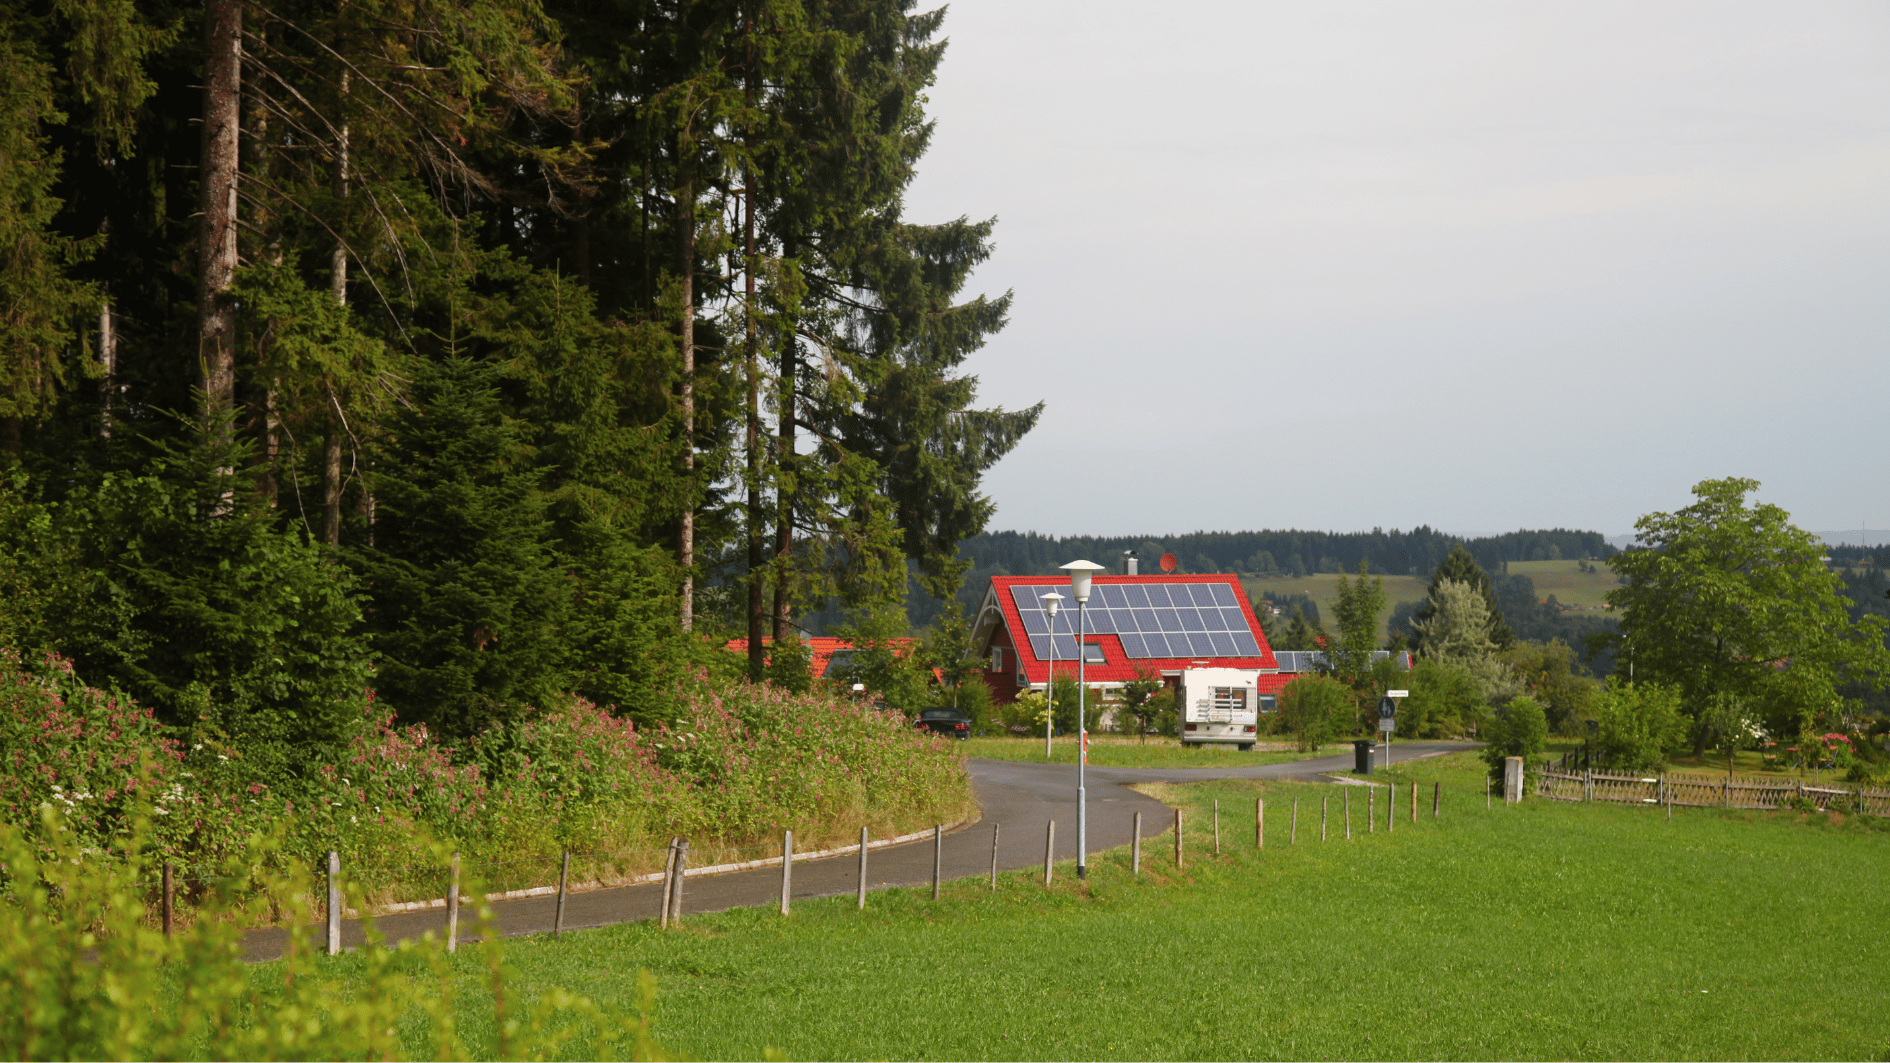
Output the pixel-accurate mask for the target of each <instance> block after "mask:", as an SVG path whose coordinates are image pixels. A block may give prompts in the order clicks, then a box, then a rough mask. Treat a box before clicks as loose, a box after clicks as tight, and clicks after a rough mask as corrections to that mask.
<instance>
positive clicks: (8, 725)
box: [0, 650, 186, 845]
mask: <svg viewBox="0 0 1890 1063" xmlns="http://www.w3.org/2000/svg"><path fill="white" fill-rule="evenodd" d="M0 757H3V758H4V761H3V762H0V817H3V818H4V819H5V821H7V822H11V823H26V822H31V821H33V820H35V819H37V818H38V816H39V810H40V806H41V805H51V806H54V807H56V808H58V809H59V810H60V811H61V812H63V813H64V818H65V821H66V822H67V823H68V824H69V829H71V830H72V832H73V833H74V834H75V835H76V836H78V837H79V838H82V839H84V840H85V841H86V843H87V844H91V845H98V844H100V843H101V842H102V841H103V840H104V838H105V837H106V836H108V835H109V834H110V833H111V832H112V830H113V827H114V824H115V823H116V821H117V820H118V819H119V818H121V817H122V815H123V813H124V810H125V808H126V807H127V805H128V803H129V802H130V800H131V798H132V796H133V794H134V792H135V791H136V790H137V788H138V786H139V780H140V778H143V779H145V780H147V783H146V785H150V786H153V787H154V788H155V789H157V790H158V793H157V794H156V795H155V806H154V809H153V811H154V812H155V813H156V814H157V815H158V816H160V817H165V816H168V815H170V813H171V811H172V809H171V807H170V806H172V805H174V804H176V803H177V801H178V799H179V795H180V793H181V787H182V784H183V783H184V782H185V781H186V780H185V778H184V777H183V776H184V773H183V771H182V769H181V768H180V767H179V761H181V760H182V759H183V753H182V750H181V748H180V747H179V745H178V743H176V742H174V741H171V740H170V739H167V738H165V737H164V735H163V727H162V725H160V724H159V723H158V722H157V721H156V720H155V719H153V718H152V715H151V710H149V709H140V708H138V707H137V706H135V705H133V704H132V703H131V702H130V701H127V700H123V699H119V698H114V697H112V696H110V695H108V694H106V693H104V692H103V691H99V690H94V689H92V688H90V687H88V686H86V685H85V684H83V683H81V682H79V680H78V678H77V677H76V676H74V675H73V674H72V663H71V662H70V661H66V660H63V659H61V658H58V657H52V656H48V657H46V658H45V659H44V660H43V661H41V662H38V663H37V665H36V666H29V665H27V664H26V663H25V662H22V661H21V660H20V655H19V654H18V653H16V652H15V651H13V650H0ZM141 765H143V768H142V769H141V767H140V766H141Z"/></svg>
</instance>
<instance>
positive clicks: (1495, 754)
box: [1481, 695, 1549, 772]
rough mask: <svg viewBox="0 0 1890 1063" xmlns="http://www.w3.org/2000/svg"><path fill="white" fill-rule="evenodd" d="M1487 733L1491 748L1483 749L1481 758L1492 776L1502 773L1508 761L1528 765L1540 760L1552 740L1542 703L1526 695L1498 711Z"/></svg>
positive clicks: (1485, 747) (1512, 699)
mask: <svg viewBox="0 0 1890 1063" xmlns="http://www.w3.org/2000/svg"><path fill="white" fill-rule="evenodd" d="M1485 730H1486V731H1487V733H1488V738H1489V743H1490V744H1489V745H1487V746H1484V747H1483V750H1482V753H1481V756H1482V757H1483V762H1484V763H1485V764H1488V765H1489V766H1490V770H1491V771H1493V772H1501V771H1502V770H1503V761H1504V760H1505V759H1507V758H1509V757H1521V758H1523V763H1524V764H1525V765H1526V764H1528V763H1529V761H1530V760H1531V758H1535V757H1539V756H1541V754H1542V747H1543V745H1544V744H1545V743H1547V742H1548V740H1549V720H1548V716H1547V714H1546V713H1544V712H1543V711H1542V703H1541V702H1538V701H1537V700H1536V699H1534V698H1532V697H1528V696H1526V695H1525V696H1523V697H1518V698H1511V699H1510V701H1509V704H1507V705H1505V706H1503V707H1502V708H1501V709H1498V710H1497V711H1496V716H1495V718H1494V719H1492V720H1491V721H1490V725H1489V727H1487V728H1486V729H1485Z"/></svg>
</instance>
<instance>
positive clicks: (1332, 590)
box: [1240, 572, 1431, 637]
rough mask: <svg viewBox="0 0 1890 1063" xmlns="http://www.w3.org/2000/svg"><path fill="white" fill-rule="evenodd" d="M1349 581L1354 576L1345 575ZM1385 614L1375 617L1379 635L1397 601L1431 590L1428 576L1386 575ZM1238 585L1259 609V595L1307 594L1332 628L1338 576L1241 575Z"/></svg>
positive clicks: (1417, 597) (1419, 598)
mask: <svg viewBox="0 0 1890 1063" xmlns="http://www.w3.org/2000/svg"><path fill="white" fill-rule="evenodd" d="M1346 578H1347V579H1348V580H1349V579H1352V578H1354V577H1352V576H1349V575H1348V576H1347V577H1346ZM1383 579H1384V581H1385V600H1386V603H1387V606H1386V609H1385V615H1384V616H1382V617H1379V618H1378V634H1379V636H1380V637H1383V636H1384V635H1385V634H1386V629H1385V621H1386V620H1388V619H1390V618H1391V610H1392V608H1395V607H1396V606H1397V604H1398V603H1399V602H1416V601H1422V600H1423V599H1424V596H1425V595H1426V594H1427V593H1429V591H1430V585H1431V584H1430V577H1429V576H1423V577H1419V576H1385V577H1383ZM1240 585H1241V586H1242V587H1243V588H1245V589H1246V591H1247V597H1248V599H1249V600H1251V601H1252V602H1254V603H1255V604H1254V608H1256V609H1257V608H1259V601H1260V597H1261V594H1262V593H1263V592H1266V591H1272V592H1273V593H1275V594H1310V595H1312V598H1313V601H1315V602H1318V603H1319V616H1320V619H1321V620H1323V621H1325V623H1326V625H1327V626H1328V627H1331V626H1333V617H1334V616H1335V615H1337V614H1335V613H1334V612H1333V607H1334V606H1336V605H1338V602H1339V576H1338V574H1337V573H1331V572H1325V573H1320V574H1319V575H1316V576H1300V577H1297V578H1296V577H1293V576H1242V577H1241V578H1240Z"/></svg>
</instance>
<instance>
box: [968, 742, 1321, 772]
mask: <svg viewBox="0 0 1890 1063" xmlns="http://www.w3.org/2000/svg"><path fill="white" fill-rule="evenodd" d="M1268 737H1269V736H1265V735H1263V736H1261V738H1260V741H1259V743H1258V744H1260V745H1263V746H1264V745H1269V744H1270V745H1272V746H1273V747H1274V748H1271V749H1255V750H1253V751H1252V752H1248V753H1242V752H1241V751H1239V750H1238V749H1235V748H1234V747H1233V746H1189V747H1187V748H1185V749H1184V748H1182V745H1181V743H1180V742H1178V741H1176V740H1175V739H1172V738H1160V737H1157V736H1155V735H1150V736H1149V738H1148V741H1147V742H1142V741H1138V740H1137V739H1135V738H1129V737H1123V736H1119V735H1106V736H1105V735H1090V736H1089V762H1090V763H1091V764H1093V765H1095V766H1097V767H1100V768H1247V767H1255V766H1257V765H1262V764H1280V763H1284V762H1286V761H1291V760H1308V759H1311V758H1314V757H1331V756H1337V755H1339V754H1340V753H1349V752H1351V751H1352V747H1351V746H1350V745H1344V746H1326V747H1324V748H1322V749H1319V750H1318V751H1316V752H1311V753H1301V752H1299V751H1298V750H1295V749H1293V748H1292V747H1291V743H1290V742H1272V743H1268V742H1267V741H1266V739H1267V738H1268ZM1282 747H1284V748H1282ZM956 748H957V749H958V750H960V751H961V752H963V753H964V754H965V755H966V756H968V757H988V758H990V759H992V760H1017V761H1024V762H1027V763H1031V764H1074V763H1076V737H1075V736H1074V735H1068V736H1064V737H1061V738H1057V739H1055V740H1054V741H1053V742H1052V744H1051V749H1050V756H1048V757H1045V756H1044V754H1043V736H1042V735H1038V736H1037V737H1036V738H967V739H965V740H964V741H963V742H960V743H959V744H958V746H957V747H956Z"/></svg>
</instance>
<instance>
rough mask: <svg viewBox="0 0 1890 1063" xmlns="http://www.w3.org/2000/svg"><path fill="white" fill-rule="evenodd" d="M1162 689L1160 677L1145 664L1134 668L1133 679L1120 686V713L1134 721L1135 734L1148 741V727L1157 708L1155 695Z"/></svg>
mask: <svg viewBox="0 0 1890 1063" xmlns="http://www.w3.org/2000/svg"><path fill="white" fill-rule="evenodd" d="M1161 689H1162V677H1161V676H1159V675H1156V674H1155V672H1154V670H1153V669H1151V668H1149V667H1148V666H1147V665H1145V664H1138V665H1136V666H1135V678H1134V679H1131V680H1129V681H1128V682H1126V683H1124V684H1122V712H1123V714H1124V715H1126V716H1128V717H1129V718H1130V719H1132V720H1134V721H1135V732H1136V733H1137V734H1139V735H1141V736H1142V741H1144V742H1146V741H1148V732H1149V730H1150V726H1151V725H1152V724H1153V723H1154V722H1155V715H1156V713H1157V711H1158V709H1159V707H1158V706H1157V705H1156V704H1155V695H1156V694H1158V693H1160V692H1161Z"/></svg>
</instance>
